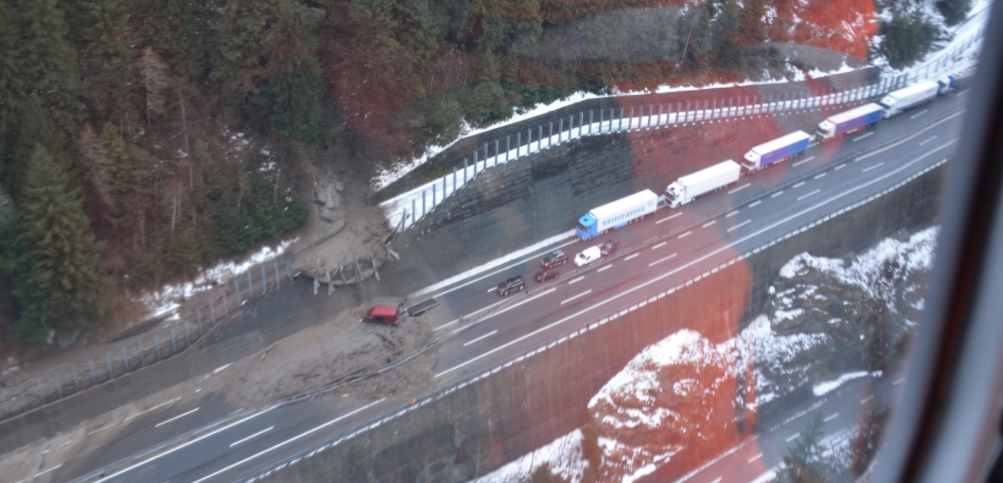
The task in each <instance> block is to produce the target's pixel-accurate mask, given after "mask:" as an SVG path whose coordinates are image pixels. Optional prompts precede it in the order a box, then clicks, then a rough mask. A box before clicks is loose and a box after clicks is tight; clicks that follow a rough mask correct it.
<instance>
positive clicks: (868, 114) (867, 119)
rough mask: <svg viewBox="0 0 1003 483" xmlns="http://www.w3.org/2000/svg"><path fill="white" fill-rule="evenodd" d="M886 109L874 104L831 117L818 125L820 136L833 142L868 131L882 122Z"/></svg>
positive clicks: (823, 139)
mask: <svg viewBox="0 0 1003 483" xmlns="http://www.w3.org/2000/svg"><path fill="white" fill-rule="evenodd" d="M884 110H885V108H884V107H881V105H880V104H875V103H873V102H871V103H868V104H864V105H862V106H860V107H855V108H853V109H850V110H849V111H845V112H841V113H839V114H836V115H834V116H829V117H828V118H826V120H824V121H822V122H820V123H818V131H817V132H818V136H819V138H820V139H821V140H822V141H831V140H833V139H836V138H837V137H840V136H845V135H847V134H849V133H851V132H854V131H859V130H861V129H867V128H868V127H869V126H871V125H872V124H875V123H877V122H878V121H880V120H881V114H882V113H883V112H884Z"/></svg>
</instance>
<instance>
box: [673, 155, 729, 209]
mask: <svg viewBox="0 0 1003 483" xmlns="http://www.w3.org/2000/svg"><path fill="white" fill-rule="evenodd" d="M741 174H742V167H741V166H739V165H738V163H736V162H734V161H732V160H730V159H729V160H727V161H725V162H722V163H718V164H715V165H714V166H711V167H709V168H704V169H701V170H700V171H697V172H696V173H692V174H688V175H686V176H683V177H681V178H679V179H677V180H676V181H674V182H673V183H672V184H670V185H669V186H668V187H666V188H665V202H666V203H668V205H669V207H670V208H679V207H680V206H682V205H685V204H686V203H689V202H691V201H693V200H694V199H695V198H696V197H697V196H700V195H702V194H705V193H709V192H711V191H714V190H717V189H721V188H723V187H725V186H728V185H730V184H732V183H734V182H736V181H738V178H739V176H740V175H741Z"/></svg>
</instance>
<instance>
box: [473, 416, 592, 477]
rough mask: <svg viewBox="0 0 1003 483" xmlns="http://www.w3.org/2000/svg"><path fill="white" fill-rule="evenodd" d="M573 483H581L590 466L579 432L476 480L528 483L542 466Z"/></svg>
mask: <svg viewBox="0 0 1003 483" xmlns="http://www.w3.org/2000/svg"><path fill="white" fill-rule="evenodd" d="M545 464H546V465H548V466H550V471H552V472H553V473H554V474H555V475H558V476H560V477H561V478H564V479H565V480H567V481H569V482H570V483H580V482H581V481H582V473H583V472H584V471H585V468H586V467H587V466H588V462H587V461H585V458H583V457H582V432H581V430H579V429H576V430H574V431H572V432H570V433H568V434H566V435H564V436H561V437H560V438H557V439H555V440H554V441H553V442H552V443H550V444H548V445H546V446H544V447H542V448H540V449H538V450H536V451H534V452H532V453H529V454H527V455H525V456H523V457H521V458H519V459H517V460H515V461H513V462H511V463H509V464H507V465H505V466H502V467H501V468H498V469H497V470H495V471H493V472H491V473H490V474H488V475H487V476H484V477H482V478H478V479H476V480H474V481H475V482H476V483H519V482H523V481H529V479H530V475H532V474H533V472H534V471H536V469H537V468H539V467H541V466H543V465H545Z"/></svg>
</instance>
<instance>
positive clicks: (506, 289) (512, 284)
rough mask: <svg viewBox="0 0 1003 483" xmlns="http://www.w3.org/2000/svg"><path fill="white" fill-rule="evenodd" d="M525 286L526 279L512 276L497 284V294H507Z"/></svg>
mask: <svg viewBox="0 0 1003 483" xmlns="http://www.w3.org/2000/svg"><path fill="white" fill-rule="evenodd" d="M524 288H526V281H525V280H523V279H522V277H521V276H517V277H512V278H510V279H508V280H506V281H504V282H502V283H499V284H498V295H508V294H510V293H512V292H518V291H520V290H522V289H524Z"/></svg>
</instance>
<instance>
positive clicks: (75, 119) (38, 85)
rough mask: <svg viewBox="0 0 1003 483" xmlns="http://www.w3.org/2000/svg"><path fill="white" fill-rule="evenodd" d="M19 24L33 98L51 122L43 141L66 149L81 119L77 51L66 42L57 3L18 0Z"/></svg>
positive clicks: (65, 30) (74, 135)
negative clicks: (51, 132) (51, 128)
mask: <svg viewBox="0 0 1003 483" xmlns="http://www.w3.org/2000/svg"><path fill="white" fill-rule="evenodd" d="M18 9H19V10H20V14H21V17H20V21H21V23H22V25H23V26H24V27H23V28H24V30H25V31H24V33H25V38H24V39H23V40H22V42H23V43H24V45H26V47H25V61H26V64H27V65H28V66H29V68H30V69H31V72H30V74H29V77H28V78H29V79H30V81H29V85H30V86H31V89H32V95H34V96H35V97H37V98H38V99H40V100H41V107H42V108H43V109H44V110H45V111H46V115H47V117H49V119H50V120H51V121H53V122H54V127H55V131H54V134H55V133H58V135H56V136H54V138H53V139H44V140H36V142H45V145H46V146H49V147H50V149H51V147H52V146H54V145H58V146H63V147H65V146H67V145H71V144H72V141H71V140H72V139H74V138H75V137H76V133H77V125H78V123H79V120H80V119H81V114H80V113H81V107H82V104H81V102H80V94H81V86H80V78H79V77H78V75H77V71H76V62H77V52H76V51H75V50H74V49H73V46H72V45H71V44H70V42H69V40H68V39H67V36H68V33H69V31H68V28H67V25H66V21H65V20H64V15H63V11H62V9H61V8H60V6H59V2H58V0H21V1H20V2H19V3H18Z"/></svg>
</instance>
